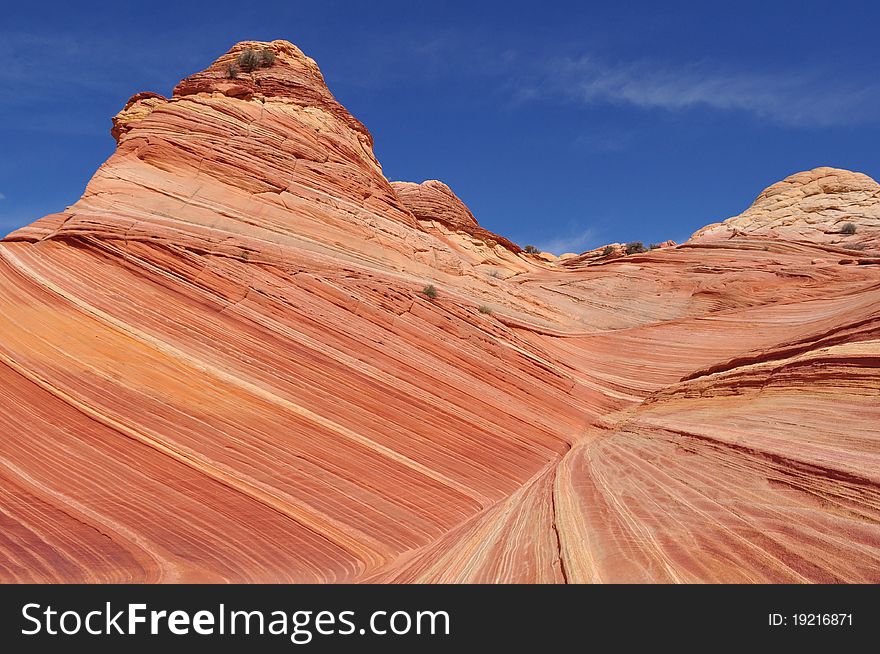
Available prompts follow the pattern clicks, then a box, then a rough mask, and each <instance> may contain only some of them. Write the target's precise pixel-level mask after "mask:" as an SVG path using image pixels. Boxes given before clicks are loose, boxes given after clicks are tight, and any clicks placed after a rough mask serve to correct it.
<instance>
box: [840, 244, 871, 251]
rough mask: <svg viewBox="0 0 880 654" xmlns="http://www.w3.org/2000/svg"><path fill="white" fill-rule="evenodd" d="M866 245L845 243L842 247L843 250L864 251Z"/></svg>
mask: <svg viewBox="0 0 880 654" xmlns="http://www.w3.org/2000/svg"><path fill="white" fill-rule="evenodd" d="M867 247H868V245H867V244H866V243H847V244H846V245H844V246H843V249H844V250H865V249H867Z"/></svg>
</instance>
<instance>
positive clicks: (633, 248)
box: [626, 241, 648, 254]
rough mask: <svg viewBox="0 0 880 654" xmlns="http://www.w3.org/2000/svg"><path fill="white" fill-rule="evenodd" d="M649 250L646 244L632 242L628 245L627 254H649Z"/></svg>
mask: <svg viewBox="0 0 880 654" xmlns="http://www.w3.org/2000/svg"><path fill="white" fill-rule="evenodd" d="M647 251H648V250H647V249H646V248H645V244H644V243H642V242H641V241H631V242H629V243H627V244H626V253H627V254H639V253H640V252H647Z"/></svg>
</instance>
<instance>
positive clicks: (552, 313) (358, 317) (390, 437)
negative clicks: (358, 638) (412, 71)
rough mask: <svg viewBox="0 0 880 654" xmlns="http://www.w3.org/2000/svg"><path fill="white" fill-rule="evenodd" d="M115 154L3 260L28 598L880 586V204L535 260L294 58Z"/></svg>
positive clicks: (19, 533) (210, 97)
mask: <svg viewBox="0 0 880 654" xmlns="http://www.w3.org/2000/svg"><path fill="white" fill-rule="evenodd" d="M247 48H251V49H256V50H258V51H260V50H262V49H267V50H269V51H271V52H272V53H273V54H274V55H275V57H274V62H272V63H271V65H268V66H264V67H259V68H257V69H255V70H253V71H250V72H247V71H244V72H238V74H237V75H234V76H231V73H230V71H229V70H228V67H229V64H231V63H233V62H234V61H235V60H236V59H237V57H238V56H239V55H240V54H241V53H242V52H243V51H244V50H245V49H247ZM232 73H235V71H234V70H233V71H232ZM113 134H114V136H115V137H116V138H117V140H118V148H117V150H116V152H115V154H114V155H113V156H112V157H111V158H110V159H109V160H108V161H107V162H106V163H105V164H104V165H103V166H102V167H101V169H100V170H99V171H98V172H97V173H96V175H95V176H94V178H93V179H92V181H91V182H90V184H89V185H88V188H87V189H86V191H85V194H84V195H83V197H82V199H81V200H80V201H79V202H77V203H76V204H75V205H73V206H72V207H70V208H69V209H67V210H66V211H64V212H62V213H59V214H55V215H52V216H48V217H46V218H43V219H41V220H38V221H37V222H35V223H34V224H32V225H30V226H28V227H25V228H23V229H21V230H18V231H17V232H15V233H13V234H11V235H9V236H8V237H7V238H6V239H5V241H4V242H3V243H2V244H0V333H2V334H3V338H2V340H0V363H2V365H0V388H2V396H0V424H2V425H3V436H4V437H3V438H2V439H0V477H2V483H0V521H2V528H0V581H2V582H53V581H65V582H132V581H134V582H185V581H200V582H225V581H241V582H258V581H259V582H276V581H277V582H312V581H318V582H325V581H326V582H343V581H371V582H377V581H382V582H391V581H393V582H487V581H488V582H594V581H597V582H632V581H636V582H670V581H680V582H826V581H838V582H878V581H880V465H878V464H880V430H878V424H880V401H878V400H880V268H878V267H877V266H876V265H870V264H871V262H876V261H877V259H876V256H877V255H876V254H875V252H874V250H875V249H876V245H877V240H876V239H877V237H878V232H880V226H878V216H880V187H878V185H877V184H876V183H875V182H873V180H870V179H869V178H867V177H865V176H863V175H857V174H854V173H848V172H845V171H840V170H832V169H818V170H816V171H811V172H809V173H801V174H799V175H795V176H793V177H790V178H788V179H787V180H786V181H785V182H783V183H782V184H781V185H775V186H773V187H771V188H770V189H768V190H767V191H766V192H765V193H764V194H762V196H761V197H760V198H759V199H758V201H757V202H756V204H755V206H753V207H752V208H751V209H750V210H749V211H747V212H746V213H745V214H743V216H740V217H739V218H737V219H732V221H728V222H726V223H723V224H722V225H720V226H710V227H709V228H706V229H704V230H702V231H701V232H700V233H698V234H697V235H696V236H695V237H694V238H693V239H691V240H690V241H688V242H687V243H685V244H683V245H679V246H669V247H664V248H662V249H658V250H652V251H650V252H647V253H644V254H636V255H630V256H615V257H600V256H580V257H570V258H567V259H564V260H554V259H553V258H552V257H547V258H541V257H536V256H531V255H526V254H524V253H521V252H520V250H519V248H518V247H517V246H516V245H515V244H513V243H510V242H509V241H507V240H506V239H504V238H502V237H500V236H496V235H494V234H491V233H490V232H488V231H486V230H484V229H482V228H481V227H479V225H478V224H477V222H476V220H475V219H474V217H473V216H472V215H471V213H470V212H469V211H468V210H467V208H466V207H465V206H464V204H463V203H461V201H460V200H458V198H456V197H455V195H454V194H453V193H452V191H451V190H450V189H449V188H448V187H446V186H445V185H443V184H442V183H440V182H433V181H432V182H426V183H425V184H422V185H415V184H407V183H393V184H392V183H389V182H388V181H387V180H386V179H385V177H384V176H383V174H382V171H381V168H380V166H379V163H378V162H377V161H376V158H375V157H374V155H373V151H372V139H371V137H370V134H369V132H368V131H367V130H366V129H365V128H364V126H363V125H361V123H359V122H358V121H357V120H356V119H355V118H354V117H352V115H351V114H349V113H348V111H346V110H345V108H343V107H342V106H341V105H340V104H339V103H338V102H336V100H335V99H334V98H333V96H332V95H331V94H330V92H329V91H328V89H327V87H326V86H325V84H324V82H323V78H322V77H321V73H320V72H319V70H318V67H317V65H316V64H315V62H314V61H312V60H311V59H309V58H308V57H306V56H305V55H303V54H302V53H301V52H300V51H299V50H298V49H297V48H296V47H295V46H293V45H292V44H290V43H287V42H284V41H274V42H272V43H267V44H264V43H241V44H238V45H236V46H235V47H234V48H233V49H232V50H230V51H229V52H228V53H227V54H226V55H224V56H223V57H221V58H220V59H219V60H218V61H217V62H215V63H214V64H212V65H211V66H210V67H209V68H208V69H207V70H205V71H203V72H201V73H198V74H196V75H193V76H191V77H189V78H187V79H185V80H184V81H183V82H181V83H180V84H179V85H178V86H177V87H176V89H175V91H174V94H173V96H172V97H171V98H169V99H165V98H163V97H161V96H158V95H156V94H138V95H136V96H134V97H133V98H132V100H131V101H130V102H129V103H128V104H127V105H126V106H125V108H124V109H123V110H122V111H121V112H120V113H119V115H118V116H117V117H116V118H115V120H114V127H113ZM845 222H852V223H854V224H855V227H856V231H855V233H854V234H843V233H840V229H835V226H836V225H838V224H840V223H845ZM860 263H862V264H868V265H858V264H860ZM426 285H434V286H435V287H436V289H437V295H436V297H435V298H433V299H432V298H430V297H427V296H426V295H425V294H423V293H422V291H423V289H424V287H425V286H426Z"/></svg>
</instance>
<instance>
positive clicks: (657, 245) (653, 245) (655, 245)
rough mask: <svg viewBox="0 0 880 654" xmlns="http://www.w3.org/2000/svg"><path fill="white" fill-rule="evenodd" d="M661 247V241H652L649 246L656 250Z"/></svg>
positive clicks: (650, 248)
mask: <svg viewBox="0 0 880 654" xmlns="http://www.w3.org/2000/svg"><path fill="white" fill-rule="evenodd" d="M659 247H660V244H659V243H651V244H650V245H649V246H648V249H649V250H656V249H657V248H659Z"/></svg>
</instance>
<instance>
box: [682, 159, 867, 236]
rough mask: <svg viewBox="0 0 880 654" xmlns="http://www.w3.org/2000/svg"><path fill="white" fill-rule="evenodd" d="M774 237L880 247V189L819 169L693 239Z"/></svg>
mask: <svg viewBox="0 0 880 654" xmlns="http://www.w3.org/2000/svg"><path fill="white" fill-rule="evenodd" d="M740 234H743V235H752V236H758V235H760V236H770V237H777V238H784V239H787V240H804V241H808V242H811V243H826V244H829V245H838V246H841V247H844V248H848V249H869V248H871V249H877V248H878V247H880V184H877V182H875V181H874V180H873V179H871V178H870V177H868V176H867V175H864V174H862V173H854V172H851V171H849V170H840V169H838V168H828V167H823V168H815V169H813V170H808V171H804V172H801V173H797V174H795V175H791V176H790V177H786V178H785V179H784V180H782V181H781V182H778V183H776V184H773V185H772V186H770V187H769V188H767V189H765V190H764V192H763V193H761V194H760V195H759V196H758V198H757V199H756V200H755V202H754V204H752V206H751V207H749V208H748V209H747V210H746V211H744V212H743V213H741V214H739V215H738V216H734V217H733V218H728V219H727V220H725V221H724V222H722V223H716V224H714V225H708V226H706V227H703V228H702V229H701V230H699V231H698V232H696V233H695V234H694V236H693V239H711V238H731V237H733V236H736V235H740Z"/></svg>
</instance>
